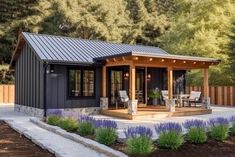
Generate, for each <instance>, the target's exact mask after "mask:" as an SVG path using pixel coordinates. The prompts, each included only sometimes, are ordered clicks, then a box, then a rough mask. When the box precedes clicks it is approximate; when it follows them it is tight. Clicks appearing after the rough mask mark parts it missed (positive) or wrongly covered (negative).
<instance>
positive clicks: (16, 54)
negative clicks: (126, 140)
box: [9, 34, 25, 69]
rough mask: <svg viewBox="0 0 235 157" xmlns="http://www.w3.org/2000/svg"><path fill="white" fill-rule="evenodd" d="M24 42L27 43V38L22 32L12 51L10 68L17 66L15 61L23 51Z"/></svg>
mask: <svg viewBox="0 0 235 157" xmlns="http://www.w3.org/2000/svg"><path fill="white" fill-rule="evenodd" d="M24 44H25V39H24V37H23V35H22V34H20V35H19V37H18V41H17V44H16V48H15V50H14V51H13V53H12V58H11V62H10V66H9V68H10V69H13V67H14V66H15V61H16V59H17V58H18V57H19V55H20V52H21V51H22V48H23V46H24Z"/></svg>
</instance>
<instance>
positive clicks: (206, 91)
mask: <svg viewBox="0 0 235 157" xmlns="http://www.w3.org/2000/svg"><path fill="white" fill-rule="evenodd" d="M203 71H204V81H203V86H204V97H206V98H207V97H209V74H208V68H206V69H203Z"/></svg>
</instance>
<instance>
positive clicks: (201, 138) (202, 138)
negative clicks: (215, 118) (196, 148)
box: [187, 127, 207, 144]
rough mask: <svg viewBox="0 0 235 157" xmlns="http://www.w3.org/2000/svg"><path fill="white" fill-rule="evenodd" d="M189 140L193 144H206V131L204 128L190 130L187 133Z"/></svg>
mask: <svg viewBox="0 0 235 157" xmlns="http://www.w3.org/2000/svg"><path fill="white" fill-rule="evenodd" d="M187 140H188V141H190V142H191V143H196V144H199V143H204V142H206V140H207V135H206V131H205V129H204V128H196V127H193V128H190V129H189V130H188V133H187Z"/></svg>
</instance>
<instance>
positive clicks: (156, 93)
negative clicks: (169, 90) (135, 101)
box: [148, 88, 161, 105]
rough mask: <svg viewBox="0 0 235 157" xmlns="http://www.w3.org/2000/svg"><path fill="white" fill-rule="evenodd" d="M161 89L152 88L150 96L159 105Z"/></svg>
mask: <svg viewBox="0 0 235 157" xmlns="http://www.w3.org/2000/svg"><path fill="white" fill-rule="evenodd" d="M160 96H161V94H160V91H159V89H158V88H156V89H154V90H152V91H151V92H150V93H149V96H148V97H149V98H150V99H152V103H153V105H157V104H158V99H160Z"/></svg>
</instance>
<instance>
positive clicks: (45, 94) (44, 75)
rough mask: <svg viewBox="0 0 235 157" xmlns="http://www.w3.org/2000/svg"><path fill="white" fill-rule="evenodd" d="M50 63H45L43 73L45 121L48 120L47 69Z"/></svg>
mask: <svg viewBox="0 0 235 157" xmlns="http://www.w3.org/2000/svg"><path fill="white" fill-rule="evenodd" d="M48 65H49V64H48V63H47V62H45V63H44V72H43V109H44V114H43V116H44V119H46V118H47V104H46V96H47V93H46V92H47V90H46V87H47V67H48Z"/></svg>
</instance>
